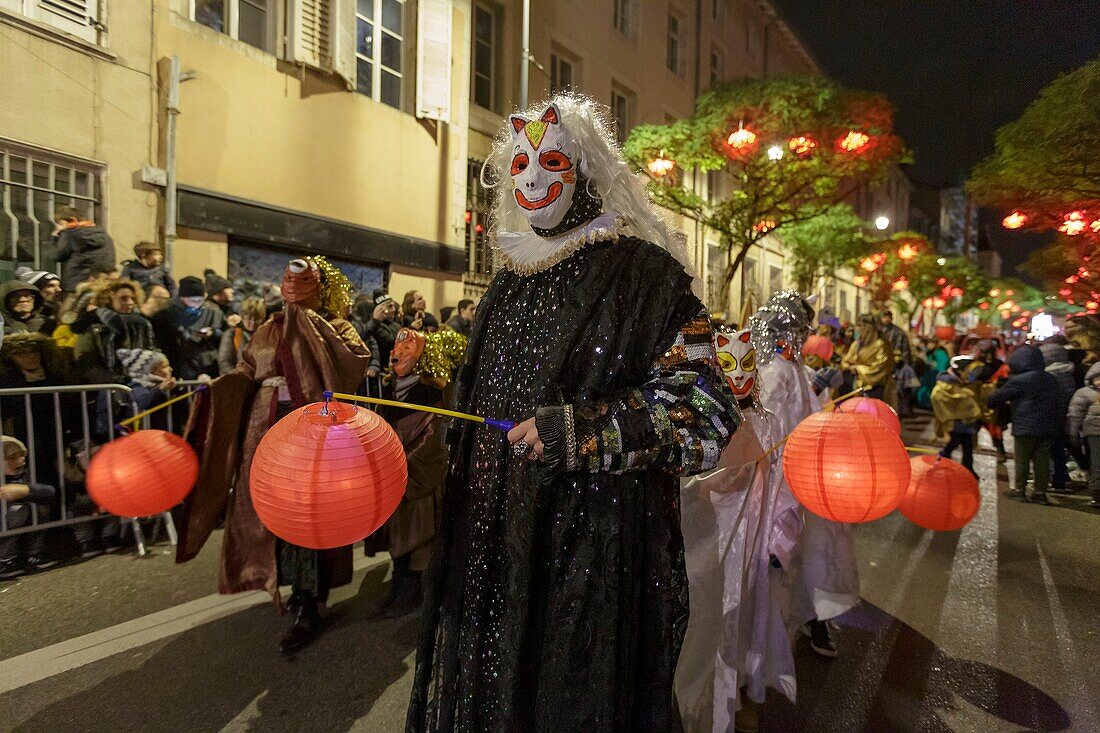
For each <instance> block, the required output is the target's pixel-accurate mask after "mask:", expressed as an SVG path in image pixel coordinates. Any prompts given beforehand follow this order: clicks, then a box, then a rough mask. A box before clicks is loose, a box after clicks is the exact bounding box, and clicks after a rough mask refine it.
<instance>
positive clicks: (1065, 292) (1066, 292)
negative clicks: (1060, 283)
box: [1058, 288, 1073, 298]
mask: <svg viewBox="0 0 1100 733" xmlns="http://www.w3.org/2000/svg"><path fill="white" fill-rule="evenodd" d="M1058 295H1061V296H1062V297H1063V298H1065V297H1066V296H1069V295H1073V291H1072V290H1070V289H1069V288H1062V289H1061V290H1059V291H1058Z"/></svg>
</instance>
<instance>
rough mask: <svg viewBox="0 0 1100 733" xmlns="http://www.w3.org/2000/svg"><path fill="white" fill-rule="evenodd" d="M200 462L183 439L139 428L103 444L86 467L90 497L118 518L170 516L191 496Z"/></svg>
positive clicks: (163, 432) (167, 433)
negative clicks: (175, 507)
mask: <svg viewBox="0 0 1100 733" xmlns="http://www.w3.org/2000/svg"><path fill="white" fill-rule="evenodd" d="M198 477H199V458H198V456H196V455H195V451H194V450H193V449H192V448H191V446H190V445H188V444H187V441H185V440H184V439H183V438H181V437H179V436H178V435H173V434H172V433H169V432H167V431H164V430H139V431H137V432H136V433H131V434H130V435H127V436H126V437H124V438H118V439H116V440H112V441H111V442H110V443H108V444H107V445H105V446H103V448H101V449H100V451H99V452H98V453H96V454H95V457H94V458H92V462H91V464H90V465H89V466H88V476H87V486H88V496H89V497H91V499H92V501H94V502H95V503H96V505H97V506H99V507H100V508H101V509H104V510H105V511H108V512H110V513H111V514H115V515H117V516H120V517H147V516H149V515H150V514H160V513H161V512H166V511H168V510H169V509H171V508H172V507H174V506H175V505H176V504H179V503H180V502H181V501H183V500H184V498H186V497H187V495H188V494H189V493H191V488H192V487H193V486H194V485H195V480H196V479H197V478H198Z"/></svg>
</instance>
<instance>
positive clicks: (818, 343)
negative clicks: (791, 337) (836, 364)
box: [802, 333, 834, 362]
mask: <svg viewBox="0 0 1100 733" xmlns="http://www.w3.org/2000/svg"><path fill="white" fill-rule="evenodd" d="M833 350H834V346H833V342H832V341H830V340H829V339H827V338H825V337H824V336H818V335H817V334H816V333H812V334H810V335H809V336H808V337H806V343H805V344H803V345H802V356H820V357H821V360H822V361H824V362H828V361H829V359H832V358H833Z"/></svg>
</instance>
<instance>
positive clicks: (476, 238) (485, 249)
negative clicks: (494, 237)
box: [466, 158, 493, 275]
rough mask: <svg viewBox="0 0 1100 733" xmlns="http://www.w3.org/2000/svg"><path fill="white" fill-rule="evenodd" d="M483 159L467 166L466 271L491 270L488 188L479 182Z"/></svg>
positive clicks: (479, 272)
mask: <svg viewBox="0 0 1100 733" xmlns="http://www.w3.org/2000/svg"><path fill="white" fill-rule="evenodd" d="M482 165H483V161H480V160H474V159H472V158H471V159H470V160H469V161H468V163H467V166H466V271H467V272H468V273H470V274H477V275H488V274H491V273H492V271H493V254H492V250H491V249H490V247H489V216H490V213H491V211H492V203H491V201H490V198H489V191H488V189H486V188H485V187H484V186H482V185H481V166H482Z"/></svg>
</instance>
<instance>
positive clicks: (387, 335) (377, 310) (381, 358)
mask: <svg viewBox="0 0 1100 733" xmlns="http://www.w3.org/2000/svg"><path fill="white" fill-rule="evenodd" d="M373 303H374V305H373V306H370V304H369V303H366V304H363V305H364V306H366V307H370V312H369V314H370V317H369V318H368V319H367V320H366V323H365V325H364V326H363V332H362V333H361V334H360V335H361V336H362V337H363V340H364V341H366V340H367V339H368V338H373V339H374V341H375V343H376V344H377V345H378V351H377V352H371V353H377V354H378V364H375V363H374V359H372V360H371V365H370V367H369V368H368V369H367V376H368V377H377V376H378V375H379V373H380V371H381V369H383V368H385V367H387V366H389V363H390V352H391V351H392V350H393V343H394V340H395V339H396V338H397V332H398V331H400V330H401V324H400V322H398V320H397V302H396V301H395V300H394V299H393V298H391V297H390V295H389V293H387V292H386V291H385V290H384V289H382V288H377V289H376V290H375V291H374V293H373Z"/></svg>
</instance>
